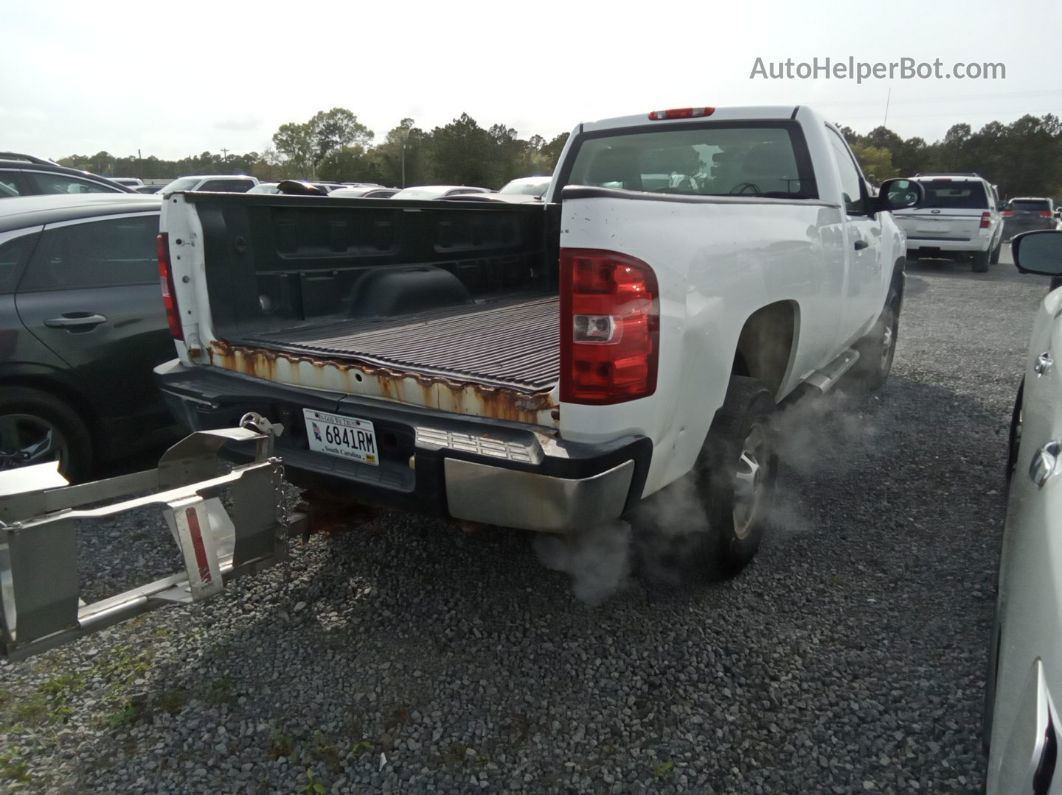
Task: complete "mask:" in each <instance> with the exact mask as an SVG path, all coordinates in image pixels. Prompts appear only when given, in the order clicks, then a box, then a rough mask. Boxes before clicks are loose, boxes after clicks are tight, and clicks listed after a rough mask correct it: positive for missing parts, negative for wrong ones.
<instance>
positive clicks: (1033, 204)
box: [1008, 199, 1051, 212]
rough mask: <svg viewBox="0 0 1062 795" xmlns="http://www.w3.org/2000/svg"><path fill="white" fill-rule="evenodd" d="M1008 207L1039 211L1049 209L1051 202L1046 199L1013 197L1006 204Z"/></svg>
mask: <svg viewBox="0 0 1062 795" xmlns="http://www.w3.org/2000/svg"><path fill="white" fill-rule="evenodd" d="M1008 209H1010V210H1024V211H1026V212H1033V211H1035V212H1040V211H1042V210H1050V209H1051V203H1050V202H1049V201H1048V200H1047V199H1015V200H1014V201H1012V202H1011V203H1010V204H1009V205H1008Z"/></svg>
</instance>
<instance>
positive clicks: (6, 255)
mask: <svg viewBox="0 0 1062 795" xmlns="http://www.w3.org/2000/svg"><path fill="white" fill-rule="evenodd" d="M37 237H38V236H37V235H22V236H21V237H16V238H15V239H13V240H8V241H7V242H6V243H0V295H2V294H4V293H10V292H11V291H12V290H14V289H15V280H16V279H17V278H18V272H19V270H20V269H21V268H22V265H23V263H24V262H25V261H26V259H27V257H29V255H30V253H31V252H32V251H33V246H34V244H35V243H36V242H37Z"/></svg>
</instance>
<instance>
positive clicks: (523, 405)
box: [209, 340, 558, 428]
mask: <svg viewBox="0 0 1062 795" xmlns="http://www.w3.org/2000/svg"><path fill="white" fill-rule="evenodd" d="M209 354H210V363H211V364H212V365H214V366H215V367H221V368H224V369H226V370H232V371H234V372H237V373H242V374H244V375H249V376H254V377H255V378H263V379H266V380H268V381H273V382H275V383H278V384H288V385H292V386H305V387H309V388H311V389H328V390H334V391H337V392H343V393H345V394H348V395H354V396H357V395H363V396H365V397H376V398H383V399H385V400H394V401H397V402H399V403H406V404H409V405H411V406H424V407H426V408H433V409H438V410H439V411H447V412H451V413H454V414H466V415H469V416H472V417H490V418H493V419H499V420H509V421H512V422H520V423H525V424H529V425H541V426H544V427H548V428H555V427H557V416H556V409H557V408H558V405H557V403H556V401H555V400H553V398H552V395H551V393H550V392H549V391H540V392H522V391H520V390H518V389H509V388H506V387H502V386H493V385H489V384H480V383H476V382H473V381H461V380H458V379H454V378H447V377H443V376H439V375H434V374H430V373H423V372H416V371H408V372H407V371H402V370H396V369H393V368H387V367H380V366H378V365H375V364H370V363H368V362H365V361H363V360H360V359H357V358H355V357H350V358H344V359H338V358H331V357H317V356H302V355H298V354H292V353H288V352H285V351H277V350H272V349H270V348H259V347H252V346H247V345H233V344H231V343H229V342H226V341H225V340H213V341H212V342H211V343H210V348H209Z"/></svg>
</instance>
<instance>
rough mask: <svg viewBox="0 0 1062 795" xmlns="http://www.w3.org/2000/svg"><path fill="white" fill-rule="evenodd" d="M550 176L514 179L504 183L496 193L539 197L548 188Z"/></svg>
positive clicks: (543, 194) (544, 193)
mask: <svg viewBox="0 0 1062 795" xmlns="http://www.w3.org/2000/svg"><path fill="white" fill-rule="evenodd" d="M550 179H551V178H550V177H542V178H541V179H514V180H513V181H512V182H509V183H506V185H505V187H503V188H502V189H501V190H500V191H498V193H508V194H512V193H518V194H520V195H522V196H538V197H539V198H541V197H542V196H545V195H546V190H547V189H548V188H549V183H550Z"/></svg>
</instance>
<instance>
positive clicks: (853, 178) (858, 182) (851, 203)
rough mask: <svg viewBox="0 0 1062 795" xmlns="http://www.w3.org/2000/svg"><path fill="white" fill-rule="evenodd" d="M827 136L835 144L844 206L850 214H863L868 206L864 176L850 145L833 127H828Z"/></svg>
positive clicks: (831, 143)
mask: <svg viewBox="0 0 1062 795" xmlns="http://www.w3.org/2000/svg"><path fill="white" fill-rule="evenodd" d="M826 129H827V131H828V135H827V137H828V138H829V139H830V145H831V146H833V154H834V157H836V158H837V170H838V172H839V174H840V177H841V192H842V193H843V194H844V208H845V212H847V213H848V214H849V215H863V214H865V213H866V206H865V205H864V203H863V190H862V187H863V177H862V176H861V175H860V173H859V169H858V168H857V167H856V164H855V161H854V160H853V159H852V153H851V152H849V151H848V145H847V144H845V142H844V139H843V138H841V136H840V135H839V134H838V133H837V132H836V131H835V130H833V129H831V128H829V127H827V128H826Z"/></svg>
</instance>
